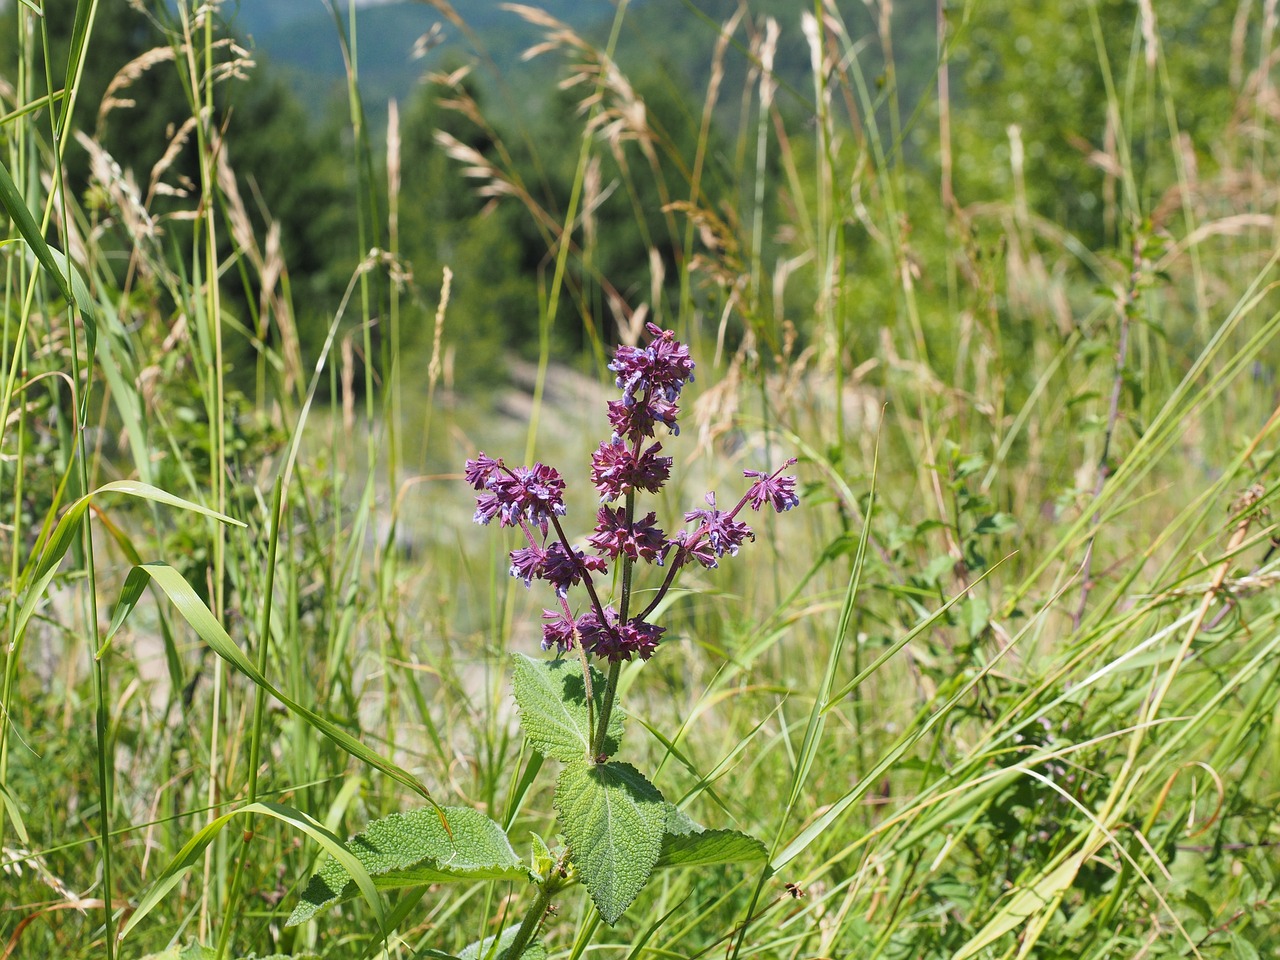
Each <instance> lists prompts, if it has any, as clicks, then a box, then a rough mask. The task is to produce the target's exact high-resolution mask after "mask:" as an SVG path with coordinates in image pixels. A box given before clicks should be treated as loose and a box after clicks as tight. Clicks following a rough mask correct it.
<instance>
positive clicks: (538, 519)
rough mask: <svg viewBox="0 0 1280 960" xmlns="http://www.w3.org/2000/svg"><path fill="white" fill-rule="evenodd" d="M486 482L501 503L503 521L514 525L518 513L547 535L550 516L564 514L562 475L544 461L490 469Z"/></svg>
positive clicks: (505, 524)
mask: <svg viewBox="0 0 1280 960" xmlns="http://www.w3.org/2000/svg"><path fill="white" fill-rule="evenodd" d="M486 486H487V487H488V489H489V490H490V491H492V492H493V493H494V494H495V495H496V496H497V498H498V501H499V502H500V503H501V504H502V507H503V509H502V519H501V522H502V525H503V526H504V527H512V526H515V525H516V524H517V523H518V522H519V520H520V518H521V517H523V518H525V519H526V520H528V521H529V522H530V523H533V524H536V525H537V526H538V527H539V529H541V530H542V535H543V536H544V537H545V536H546V535H547V525H548V523H549V522H550V520H551V517H552V516H553V515H554V516H557V517H560V516H564V479H563V478H562V477H561V476H560V474H559V473H558V472H557V471H556V470H554V469H553V468H551V467H548V466H546V465H545V464H541V463H535V464H534V465H533V466H532V467H516V468H515V469H514V470H507V469H506V468H503V469H502V470H501V471H499V470H493V471H492V472H491V473H490V475H489V479H488V481H487V484H486Z"/></svg>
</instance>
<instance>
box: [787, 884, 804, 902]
mask: <svg viewBox="0 0 1280 960" xmlns="http://www.w3.org/2000/svg"><path fill="white" fill-rule="evenodd" d="M787 893H789V894H791V899H793V900H799V899H801V898H803V897H804V887H802V886H800V884H798V883H788V884H787Z"/></svg>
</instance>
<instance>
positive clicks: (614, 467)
mask: <svg viewBox="0 0 1280 960" xmlns="http://www.w3.org/2000/svg"><path fill="white" fill-rule="evenodd" d="M661 449H662V444H660V443H653V444H650V445H649V449H648V450H646V451H644V453H642V454H640V456H639V457H636V456H635V455H634V454H632V452H631V448H630V447H628V446H627V445H626V444H625V443H623V442H622V441H621V440H615V441H606V442H605V443H602V444H600V447H599V449H597V450H596V452H595V453H594V454H592V455H591V482H592V483H593V484H595V487H596V489H597V490H599V491H600V499H601V500H604V501H606V502H607V501H610V500H617V499H618V498H619V497H620V496H622V495H623V494H624V493H628V492H629V491H631V490H647V491H649V492H650V493H657V492H658V491H659V490H660V489H662V485H663V484H664V483H666V482H667V477H669V476H671V458H670V457H660V456H658V451H659V450H661Z"/></svg>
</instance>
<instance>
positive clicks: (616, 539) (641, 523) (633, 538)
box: [587, 507, 670, 565]
mask: <svg viewBox="0 0 1280 960" xmlns="http://www.w3.org/2000/svg"><path fill="white" fill-rule="evenodd" d="M596 518H597V520H598V521H599V522H598V523H597V524H596V532H595V533H593V534H592V535H591V536H589V537H587V542H588V543H589V544H591V545H592V546H593V547H595V548H596V549H597V550H599V551H600V552H601V553H606V554H608V555H609V556H610V557H614V558H616V557H617V556H618V554H620V553H621V554H623V555H624V556H627V557H630V558H631V559H632V560H643V561H644V562H645V563H653V562H655V561H657V563H658V564H659V565H661V564H662V560H663V558H664V557H665V556H666V553H667V550H668V549H669V548H670V544H669V543H668V542H667V538H666V534H664V533H663V532H662V531H661V530H660V529H659V528H658V527H657V526H656V525H655V521H656V520H657V519H658V516H657V514H655V513H653V512H652V511H650V512H649V513H648V514H646V515H645V516H644V518H643V519H641V520H637V521H636V522H635V523H634V524H631V525H630V526H628V525H627V511H626V510H625V509H624V508H623V507H618V508H617V509H616V510H615V509H611V508H610V507H601V508H600V512H599V513H597V514H596Z"/></svg>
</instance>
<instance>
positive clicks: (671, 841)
mask: <svg viewBox="0 0 1280 960" xmlns="http://www.w3.org/2000/svg"><path fill="white" fill-rule="evenodd" d="M663 808H664V810H665V812H666V818H667V823H666V832H665V833H664V834H663V837H662V851H661V853H659V854H658V862H657V863H655V864H654V865H653V868H654V869H655V870H663V869H666V868H669V867H707V866H713V865H715V864H721V863H758V862H760V861H762V860H767V859H769V852H768V851H767V850H766V849H765V846H764V844H763V843H761V842H760V841H759V840H757V839H756V838H755V837H752V836H750V835H748V834H745V833H742V832H740V831H738V830H708V829H707V828H706V827H704V826H702V825H701V824H698V823H695V822H694V821H693V820H692V819H690V818H689V815H688V814H686V813H685V812H684V811H683V810H681V809H680V808H679V807H677V806H676V805H675V804H673V803H664V804H663Z"/></svg>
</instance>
